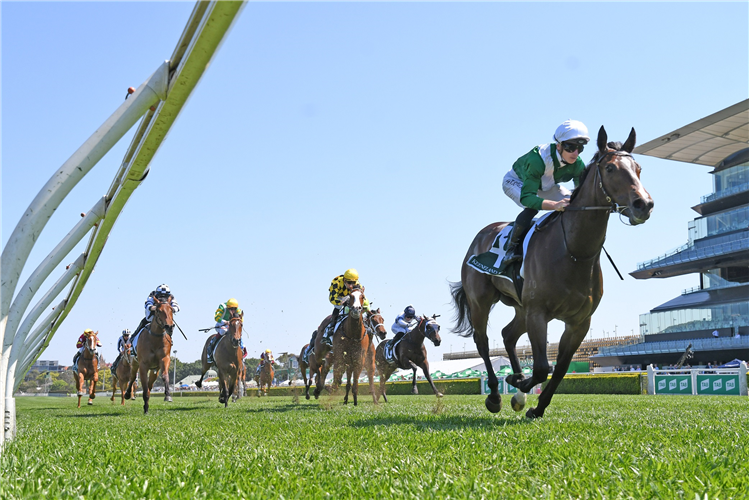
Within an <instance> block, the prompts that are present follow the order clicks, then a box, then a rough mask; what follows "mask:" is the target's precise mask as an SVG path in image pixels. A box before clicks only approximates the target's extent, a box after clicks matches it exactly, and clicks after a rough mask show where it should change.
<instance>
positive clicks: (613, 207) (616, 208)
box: [559, 150, 639, 279]
mask: <svg viewBox="0 0 749 500" xmlns="http://www.w3.org/2000/svg"><path fill="white" fill-rule="evenodd" d="M610 155H611V156H627V157H629V158H632V161H633V162H634V164H635V165H637V167H639V165H638V164H637V162H636V161H635V159H634V157H633V156H632V155H631V154H629V153H627V152H626V151H615V150H612V151H607V152H605V153H604V154H603V155H602V156H601V157H600V158H598V160H596V163H595V166H596V173H595V178H594V179H593V182H594V183H596V181H598V182H597V184H598V188H599V189H600V190H601V192H602V193H603V195H604V196H605V197H606V201H607V202H608V203H609V205H593V206H582V207H569V206H568V207H565V208H564V210H562V214H561V216H560V217H559V224H560V225H561V226H562V242H563V243H564V250H565V252H566V253H567V255H569V256H570V258H571V259H572V260H573V261H574V262H578V261H587V260H591V259H594V258H596V257H598V255H599V254H600V253H601V252H600V251H598V252H596V253H595V254H593V255H591V256H590V257H575V256H574V255H573V254H572V252H571V251H570V249H569V247H568V246H567V231H566V230H565V228H564V212H566V211H568V210H572V211H575V210H606V211H607V212H608V214H611V213H613V212H616V213H618V214H619V220H620V221H621V222H622V224H626V222H624V221H623V220H622V218H621V216H622V213H623V212H624V211H625V210H627V209H628V208H629V207H626V206H625V207H623V206H621V205H619V204H618V203H617V202H615V201H614V200H613V199H612V198H611V195H609V193H608V191H606V187H605V186H604V185H603V176H602V175H601V163H602V162H603V160H604V159H605V158H606V157H607V156H610ZM608 214H607V215H608ZM601 248H602V249H603V251H604V252H606V257H608V258H609V260H610V261H611V264H612V265H613V266H614V269H616V265H615V264H614V261H613V260H612V259H611V256H610V255H609V253H608V252H607V251H606V249H605V248H604V247H603V244H601ZM616 272H617V273H618V272H619V270H618V269H617V270H616ZM619 276H620V277H621V274H620V275H619ZM622 279H623V278H622Z"/></svg>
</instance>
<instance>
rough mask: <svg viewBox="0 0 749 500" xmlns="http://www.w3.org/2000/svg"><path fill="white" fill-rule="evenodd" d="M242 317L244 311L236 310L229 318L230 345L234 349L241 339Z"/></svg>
mask: <svg viewBox="0 0 749 500" xmlns="http://www.w3.org/2000/svg"><path fill="white" fill-rule="evenodd" d="M243 317H244V313H242V314H237V313H236V312H235V313H234V314H233V315H232V318H231V319H230V320H229V332H228V333H229V335H231V346H232V347H234V348H235V349H236V348H237V347H239V344H240V342H241V340H242V326H243V322H242V318H243Z"/></svg>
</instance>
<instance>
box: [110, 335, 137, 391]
mask: <svg viewBox="0 0 749 500" xmlns="http://www.w3.org/2000/svg"><path fill="white" fill-rule="evenodd" d="M131 347H132V345H131V344H125V350H124V351H122V355H121V358H120V362H119V364H118V365H117V370H116V371H115V372H114V373H112V397H111V398H109V400H110V401H112V402H113V403H114V396H115V394H117V386H119V387H120V395H121V396H122V402H121V403H120V404H121V405H123V406H124V405H125V391H126V390H127V384H128V382H129V381H130V370H131V365H132V362H133V354H132V352H131V351H130V349H131ZM136 390H138V385H137V383H134V384H133V394H132V399H135V391H136Z"/></svg>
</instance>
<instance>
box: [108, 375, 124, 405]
mask: <svg viewBox="0 0 749 500" xmlns="http://www.w3.org/2000/svg"><path fill="white" fill-rule="evenodd" d="M118 382H119V380H117V377H115V376H114V375H112V397H111V398H109V400H110V401H111V402H112V403H114V397H115V395H116V394H117V383H118ZM123 396H124V395H123Z"/></svg>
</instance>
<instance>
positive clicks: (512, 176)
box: [502, 169, 571, 208]
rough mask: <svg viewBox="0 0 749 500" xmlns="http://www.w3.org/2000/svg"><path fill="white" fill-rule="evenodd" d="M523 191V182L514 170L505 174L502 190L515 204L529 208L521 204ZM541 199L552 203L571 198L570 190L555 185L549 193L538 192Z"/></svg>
mask: <svg viewBox="0 0 749 500" xmlns="http://www.w3.org/2000/svg"><path fill="white" fill-rule="evenodd" d="M522 189H523V181H521V180H520V178H519V177H518V176H517V174H516V173H515V171H514V170H512V169H510V171H509V172H507V173H506V174H505V178H504V179H503V180H502V190H503V191H504V192H505V194H506V195H507V196H508V197H509V198H510V199H511V200H512V201H514V202H515V204H516V205H517V206H519V207H520V208H527V207H525V206H524V205H523V204H522V203H520V191H521V190H522ZM536 194H537V195H538V197H539V198H541V199H543V200H550V201H560V200H563V199H565V198H569V197H570V194H571V193H570V190H569V189H567V188H566V187H564V186H560V185H559V184H555V185H554V187H552V188H551V189H549V190H547V191H541V190H540V189H539V190H538V193H536Z"/></svg>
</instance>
